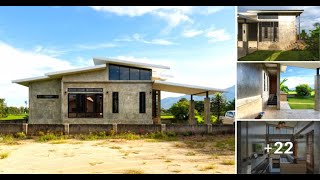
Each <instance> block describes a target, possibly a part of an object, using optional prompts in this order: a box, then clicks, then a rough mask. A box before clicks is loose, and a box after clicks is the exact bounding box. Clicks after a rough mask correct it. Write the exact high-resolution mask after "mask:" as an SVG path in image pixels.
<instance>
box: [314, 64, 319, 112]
mask: <svg viewBox="0 0 320 180" xmlns="http://www.w3.org/2000/svg"><path fill="white" fill-rule="evenodd" d="M314 101H315V102H314V110H316V111H320V74H319V68H317V74H316V75H315V77H314Z"/></svg>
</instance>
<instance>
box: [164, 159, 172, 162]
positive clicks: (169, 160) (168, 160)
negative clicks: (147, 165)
mask: <svg viewBox="0 0 320 180" xmlns="http://www.w3.org/2000/svg"><path fill="white" fill-rule="evenodd" d="M164 162H166V163H170V162H172V160H171V159H166V160H165V161H164Z"/></svg>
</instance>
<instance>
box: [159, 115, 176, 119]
mask: <svg viewBox="0 0 320 180" xmlns="http://www.w3.org/2000/svg"><path fill="white" fill-rule="evenodd" d="M173 118H174V116H172V115H161V119H173Z"/></svg>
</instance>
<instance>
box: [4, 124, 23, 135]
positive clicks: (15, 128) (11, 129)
mask: <svg viewBox="0 0 320 180" xmlns="http://www.w3.org/2000/svg"><path fill="white" fill-rule="evenodd" d="M22 131H23V127H22V124H7V123H6V124H0V134H16V133H17V132H22Z"/></svg>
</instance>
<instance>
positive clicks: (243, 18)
mask: <svg viewBox="0 0 320 180" xmlns="http://www.w3.org/2000/svg"><path fill="white" fill-rule="evenodd" d="M237 17H238V23H254V22H258V20H257V18H254V17H250V16H246V15H244V14H238V16H237Z"/></svg>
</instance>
